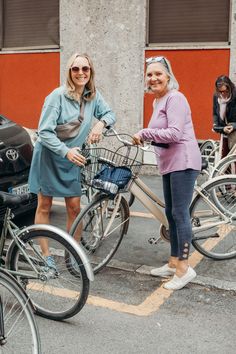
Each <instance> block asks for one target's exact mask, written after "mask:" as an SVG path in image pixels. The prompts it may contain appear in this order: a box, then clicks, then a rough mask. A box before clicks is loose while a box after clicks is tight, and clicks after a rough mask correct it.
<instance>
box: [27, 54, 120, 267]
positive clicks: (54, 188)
mask: <svg viewBox="0 0 236 354" xmlns="http://www.w3.org/2000/svg"><path fill="white" fill-rule="evenodd" d="M94 76H95V72H94V66H93V63H92V60H91V59H90V57H89V56H88V55H87V54H78V53H76V54H74V55H72V57H71V58H70V59H69V61H68V65H67V77H66V83H65V85H64V86H60V87H58V88H56V89H55V90H54V91H52V92H51V93H50V94H49V95H48V96H47V97H46V99H45V102H44V105H43V108H42V113H41V117H40V121H39V126H38V134H39V138H38V141H37V142H36V145H35V148H34V154H33V160H32V164H31V170H30V176H29V188H30V192H32V193H35V194H37V195H38V206H37V210H36V215H35V223H40V224H41V223H42V224H48V223H50V219H49V216H50V210H51V206H52V200H53V197H64V198H65V203H66V210H67V230H69V229H70V227H71V225H72V223H73V221H74V219H75V217H76V216H77V215H78V213H79V211H80V196H81V184H80V166H82V165H83V164H84V163H85V158H84V157H83V156H82V155H81V154H80V153H79V150H78V148H81V146H82V144H83V143H84V142H85V140H86V139H88V141H89V142H91V143H95V142H99V140H100V139H101V134H102V130H103V128H104V126H106V125H112V124H114V123H115V115H114V113H113V112H112V110H111V109H110V107H109V106H108V104H107V103H106V102H105V100H104V98H103V97H102V95H101V94H100V92H99V91H98V90H97V89H96V87H95V82H94ZM94 118H96V119H97V120H98V121H97V123H96V124H95V125H94V126H93V123H94ZM92 127H93V128H92ZM91 128H92V130H91ZM41 247H42V251H43V253H44V256H45V257H46V258H47V263H48V264H50V265H51V267H52V268H55V264H54V259H53V257H52V256H51V255H50V254H49V250H48V247H47V244H44V245H43V244H42V245H41Z"/></svg>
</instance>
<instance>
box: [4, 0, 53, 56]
mask: <svg viewBox="0 0 236 354" xmlns="http://www.w3.org/2000/svg"><path fill="white" fill-rule="evenodd" d="M0 19H1V21H0V50H15V49H16V50H17V49H19V50H20V49H47V48H58V47H59V0H50V1H49V0H10V1H9V0H0Z"/></svg>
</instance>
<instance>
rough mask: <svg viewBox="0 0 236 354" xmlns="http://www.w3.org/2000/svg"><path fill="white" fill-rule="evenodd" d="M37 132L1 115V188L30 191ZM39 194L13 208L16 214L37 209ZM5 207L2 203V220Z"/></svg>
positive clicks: (18, 191)
mask: <svg viewBox="0 0 236 354" xmlns="http://www.w3.org/2000/svg"><path fill="white" fill-rule="evenodd" d="M35 137H36V134H35V133H34V131H33V130H30V129H27V128H24V127H22V126H20V125H18V124H16V123H15V122H13V121H11V120H9V119H7V118H6V117H4V116H2V115H0V190H1V191H4V192H9V193H16V194H22V193H26V192H28V176H29V168H30V163H31V159H32V153H33V143H34V141H35V140H36V139H35ZM36 206H37V196H36V195H33V198H32V199H31V201H30V202H28V203H27V204H25V205H23V206H22V205H21V206H20V207H15V208H13V209H12V211H13V213H14V215H16V216H17V215H20V214H23V213H26V212H28V211H32V210H35V208H36ZM4 213H5V207H4V206H3V205H0V222H1V221H2V220H3V216H4Z"/></svg>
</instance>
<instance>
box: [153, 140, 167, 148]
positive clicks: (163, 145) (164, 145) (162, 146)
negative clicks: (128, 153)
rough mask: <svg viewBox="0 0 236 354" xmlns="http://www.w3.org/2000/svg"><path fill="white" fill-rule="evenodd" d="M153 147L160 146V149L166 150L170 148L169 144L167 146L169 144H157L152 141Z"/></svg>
mask: <svg viewBox="0 0 236 354" xmlns="http://www.w3.org/2000/svg"><path fill="white" fill-rule="evenodd" d="M151 145H153V146H158V147H161V148H164V149H168V147H169V144H167V143H155V141H152V142H151Z"/></svg>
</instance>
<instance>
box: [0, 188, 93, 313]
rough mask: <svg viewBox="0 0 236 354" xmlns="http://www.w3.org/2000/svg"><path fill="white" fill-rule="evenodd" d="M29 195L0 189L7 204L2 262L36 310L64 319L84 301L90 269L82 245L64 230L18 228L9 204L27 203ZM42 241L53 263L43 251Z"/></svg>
mask: <svg viewBox="0 0 236 354" xmlns="http://www.w3.org/2000/svg"><path fill="white" fill-rule="evenodd" d="M30 197H31V195H30V194H24V195H12V194H9V193H5V192H0V202H1V203H2V204H3V205H4V206H5V207H6V213H5V217H4V222H3V226H2V233H1V239H0V256H1V259H2V262H3V266H4V267H5V268H6V269H7V270H8V271H9V272H10V273H11V274H12V275H13V276H14V277H15V278H16V279H17V280H18V282H19V283H20V284H21V286H22V287H23V288H24V289H25V291H26V293H27V294H28V296H29V298H30V300H31V301H32V304H33V306H34V308H35V312H36V314H38V315H40V316H43V317H46V318H48V319H53V320H64V319H67V318H70V317H72V316H74V315H76V314H77V313H78V312H79V311H80V310H81V309H82V308H83V306H84V305H85V303H86V300H87V297H88V294H89V285H90V280H93V272H92V269H91V266H90V264H89V260H88V258H87V256H86V254H85V253H84V251H83V249H82V248H81V247H80V246H79V245H78V243H77V242H76V241H75V240H74V239H72V237H71V236H70V235H68V234H67V233H66V232H64V231H63V230H61V229H59V228H57V227H55V226H52V225H44V224H38V225H37V224H35V225H31V226H27V227H23V228H21V229H20V228H19V227H18V226H17V225H16V224H14V223H13V221H12V219H13V217H14V215H13V214H12V212H11V207H12V206H14V205H17V204H24V203H27V202H28V200H29V198H30ZM9 237H10V239H9ZM45 243H46V244H47V246H48V249H49V252H50V255H51V256H53V258H54V260H55V264H54V265H52V264H50V263H49V262H48V258H46V257H45V256H44V254H43V251H42V248H43V245H44V244H45Z"/></svg>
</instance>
